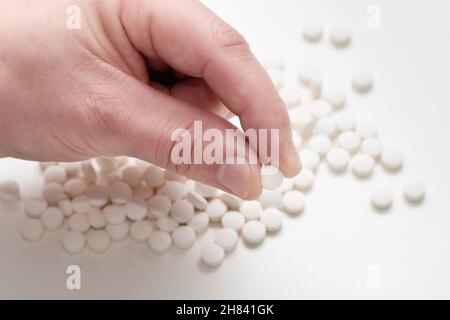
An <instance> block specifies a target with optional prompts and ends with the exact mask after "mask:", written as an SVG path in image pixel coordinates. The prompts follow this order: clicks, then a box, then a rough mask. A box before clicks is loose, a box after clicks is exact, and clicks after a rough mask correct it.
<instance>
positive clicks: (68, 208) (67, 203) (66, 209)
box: [57, 196, 74, 217]
mask: <svg viewBox="0 0 450 320" xmlns="http://www.w3.org/2000/svg"><path fill="white" fill-rule="evenodd" d="M57 205H58V208H59V209H60V210H61V211H62V213H63V214H64V216H65V217H70V216H71V215H72V214H73V212H74V210H73V206H72V200H70V199H69V197H67V196H63V197H62V198H61V199H59V200H58V204H57Z"/></svg>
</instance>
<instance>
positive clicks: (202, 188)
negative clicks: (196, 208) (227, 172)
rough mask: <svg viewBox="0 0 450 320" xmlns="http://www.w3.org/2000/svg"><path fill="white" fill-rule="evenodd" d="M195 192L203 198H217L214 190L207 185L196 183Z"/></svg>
mask: <svg viewBox="0 0 450 320" xmlns="http://www.w3.org/2000/svg"><path fill="white" fill-rule="evenodd" d="M195 191H197V192H198V193H200V194H201V195H202V196H204V197H205V198H214V197H215V196H217V189H216V188H213V187H211V186H208V185H206V184H203V183H200V182H197V183H196V184H195Z"/></svg>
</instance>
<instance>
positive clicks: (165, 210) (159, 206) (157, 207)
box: [148, 195, 172, 218]
mask: <svg viewBox="0 0 450 320" xmlns="http://www.w3.org/2000/svg"><path fill="white" fill-rule="evenodd" d="M171 207H172V203H171V202H170V199H169V198H168V197H166V196H163V195H156V196H154V197H152V198H151V199H150V200H149V201H148V212H149V214H150V215H151V217H153V218H161V217H165V216H167V215H168V214H169V212H170V209H171Z"/></svg>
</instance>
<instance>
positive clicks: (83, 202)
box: [72, 196, 91, 213]
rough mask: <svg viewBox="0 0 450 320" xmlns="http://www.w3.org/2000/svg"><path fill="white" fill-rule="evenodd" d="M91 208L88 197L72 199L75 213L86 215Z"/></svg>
mask: <svg viewBox="0 0 450 320" xmlns="http://www.w3.org/2000/svg"><path fill="white" fill-rule="evenodd" d="M90 207H91V205H90V204H89V202H88V200H87V198H86V196H79V197H75V198H73V199H72V209H73V211H74V212H78V213H85V212H87V211H88V209H89V208H90Z"/></svg>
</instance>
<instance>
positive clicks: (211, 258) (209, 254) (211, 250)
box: [201, 243, 225, 268]
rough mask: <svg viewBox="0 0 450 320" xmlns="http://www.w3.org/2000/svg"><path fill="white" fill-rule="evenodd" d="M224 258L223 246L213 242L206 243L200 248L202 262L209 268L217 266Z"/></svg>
mask: <svg viewBox="0 0 450 320" xmlns="http://www.w3.org/2000/svg"><path fill="white" fill-rule="evenodd" d="M224 258H225V251H224V250H223V248H222V247H221V246H219V245H217V244H215V243H212V244H208V245H206V246H205V247H203V249H202V256H201V260H202V263H203V264H204V265H205V266H207V267H210V268H217V267H219V266H220V265H221V264H222V263H223V260H224Z"/></svg>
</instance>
